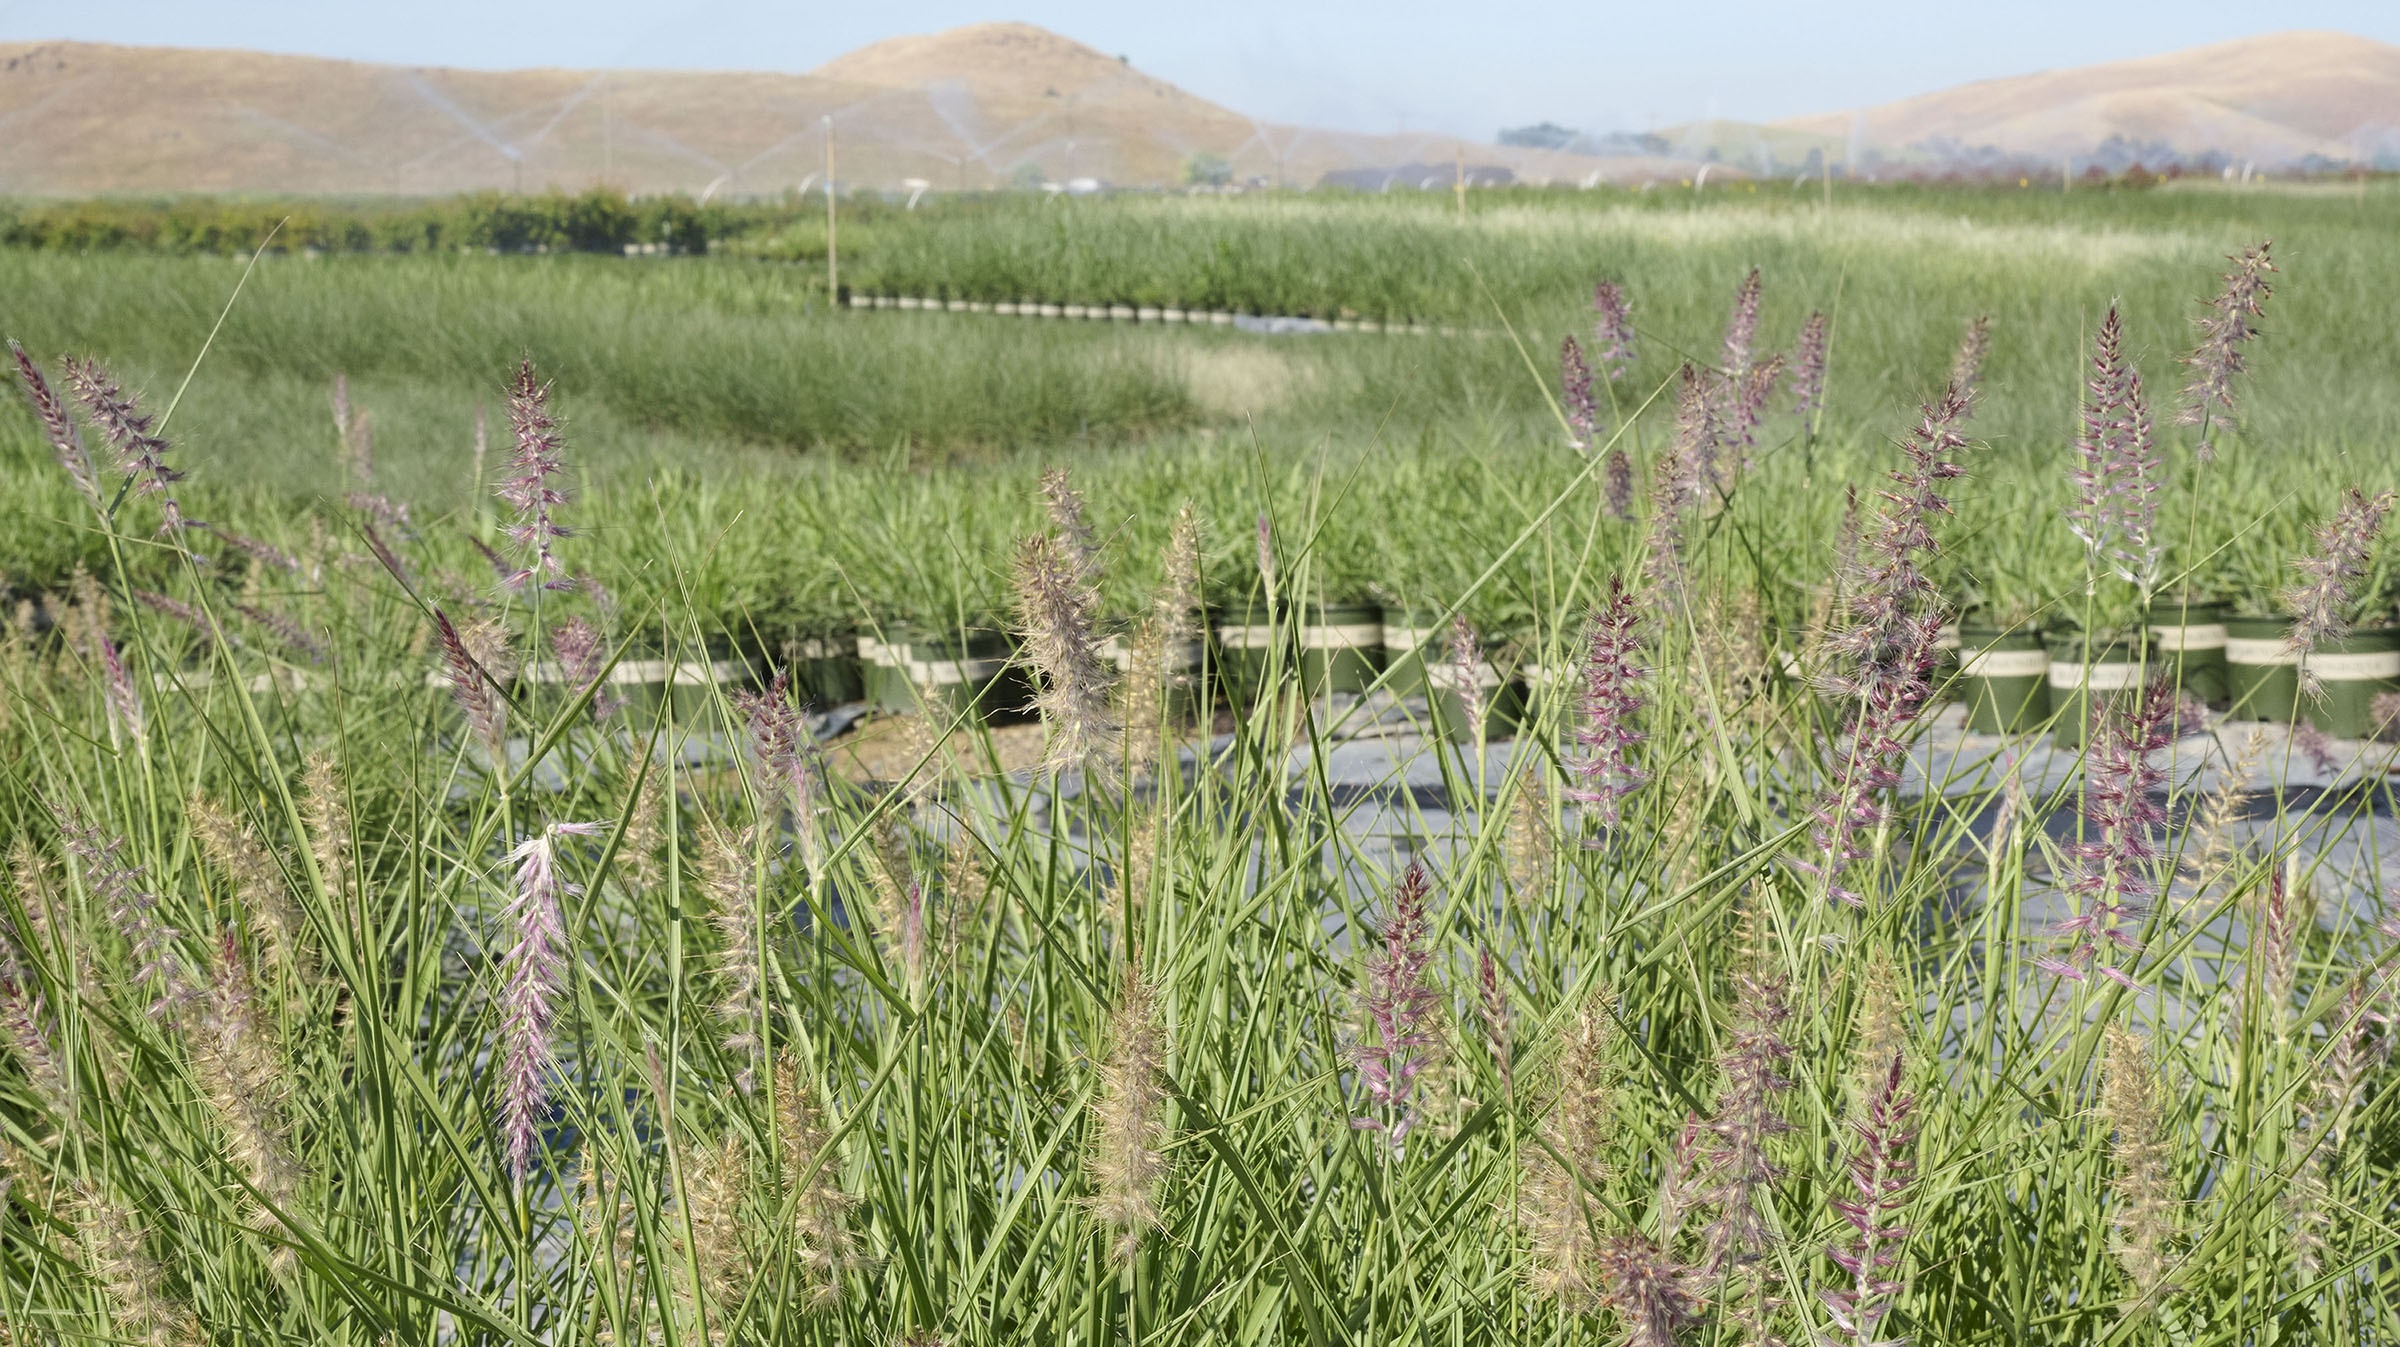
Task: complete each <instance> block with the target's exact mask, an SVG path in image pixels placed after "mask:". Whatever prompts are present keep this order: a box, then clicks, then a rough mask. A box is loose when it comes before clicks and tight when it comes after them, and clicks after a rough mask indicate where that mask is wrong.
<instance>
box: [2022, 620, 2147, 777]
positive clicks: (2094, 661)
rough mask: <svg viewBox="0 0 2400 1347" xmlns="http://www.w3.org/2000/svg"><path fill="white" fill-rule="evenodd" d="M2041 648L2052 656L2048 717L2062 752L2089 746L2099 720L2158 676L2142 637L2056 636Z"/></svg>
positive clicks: (2049, 637) (2060, 633)
mask: <svg viewBox="0 0 2400 1347" xmlns="http://www.w3.org/2000/svg"><path fill="white" fill-rule="evenodd" d="M2043 644H2044V645H2045V646H2046V647H2047V648H2048V650H2049V654H2050V669H2049V675H2048V678H2049V684H2050V717H2051V719H2052V720H2053V721H2055V722H2056V724H2057V730H2056V737H2055V742H2056V743H2057V744H2058V746H2059V747H2060V748H2081V747H2083V746H2084V745H2085V744H2088V743H2090V742H2091V738H2092V729H2093V726H2094V723H2095V722H2096V721H2097V719H2098V718H2099V717H2100V716H2101V715H2102V714H2104V713H2106V711H2107V710H2108V709H2109V708H2110V707H2113V706H2119V705H2122V704H2123V703H2124V702H2126V701H2127V700H2128V699H2130V698H2132V697H2135V696H2138V695H2139V694H2140V692H2141V690H2142V686H2143V684H2144V683H2145V682H2147V681H2148V680H2149V679H2150V678H2151V677H2153V676H2154V675H2155V673H2156V668H2155V666H2154V665H2153V663H2152V662H2151V661H2150V659H2149V658H2148V656H2149V645H2150V641H2149V637H2148V636H2147V635H2146V634H2145V635H2143V636H2138V637H2132V638H2127V637H2122V636H2120V637H2111V638H2107V639H2101V638H2096V637H2090V638H2087V637H2086V636H2085V635H2084V633H2082V632H2080V631H2073V630H2069V631H2058V632H2051V633H2049V634H2048V635H2047V637H2046V638H2045V639H2044V642H2043Z"/></svg>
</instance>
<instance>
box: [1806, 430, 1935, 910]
mask: <svg viewBox="0 0 2400 1347" xmlns="http://www.w3.org/2000/svg"><path fill="white" fill-rule="evenodd" d="M1966 404H1967V400H1966V396H1965V395H1964V394H1962V393H1960V392H1959V391H1958V390H1957V389H1955V388H1953V389H1951V390H1950V391H1949V392H1948V393H1947V394H1945V395H1944V396H1943V397H1941V398H1940V399H1939V400H1937V401H1934V402H1930V403H1927V404H1926V405H1925V407H1924V410H1923V415H1922V417H1921V418H1920V419H1919V420H1918V422H1917V428H1916V431H1915V433H1914V434H1912V435H1910V436H1909V438H1908V440H1907V441H1906V443H1904V444H1903V445H1902V446H1901V448H1902V451H1903V452H1904V453H1906V454H1907V455H1908V462H1907V464H1906V465H1905V466H1904V467H1902V468H1900V469H1897V470H1895V471H1894V472H1893V473H1892V474H1891V478H1892V481H1893V482H1894V483H1895V485H1896V486H1897V488H1898V489H1897V490H1886V491H1885V492H1883V499H1884V508H1883V511H1882V513H1881V514H1880V515H1879V516H1878V517H1877V519H1876V521H1875V526H1874V531H1873V532H1872V533H1871V534H1870V535H1869V536H1868V537H1867V538H1866V539H1864V540H1863V544H1862V552H1861V555H1860V556H1859V558H1858V560H1857V561H1856V562H1855V563H1854V564H1853V565H1852V566H1851V567H1850V568H1849V573H1848V574H1846V575H1844V576H1843V577H1842V579H1843V581H1844V582H1845V584H1847V585H1848V586H1849V594H1848V606H1849V610H1850V623H1849V625H1848V626H1847V627H1846V628H1845V629H1844V630H1843V631H1842V632H1841V633H1840V634H1839V635H1837V636H1835V637H1834V638H1833V639H1832V640H1831V641H1829V642H1828V643H1827V645H1828V647H1829V649H1830V650H1831V651H1832V652H1833V653H1834V655H1835V657H1836V660H1837V665H1838V666H1839V667H1838V669H1837V671H1836V672H1835V673H1832V674H1829V675H1827V676H1826V677H1825V678H1824V680H1823V687H1824V690H1825V691H1826V692H1828V693H1830V694H1832V695H1834V696H1837V697H1842V698H1845V699H1848V700H1851V701H1853V702H1855V703H1856V705H1857V708H1858V711H1857V719H1856V721H1855V722H1854V723H1853V725H1852V727H1851V737H1850V743H1849V750H1848V752H1847V753H1846V754H1845V755H1844V760H1843V762H1842V763H1841V764H1840V765H1839V767H1838V768H1837V769H1836V770H1837V773H1838V775H1837V776H1836V777H1835V778H1834V781H1833V783H1832V785H1831V787H1830V788H1829V789H1828V790H1827V792H1826V794H1825V795H1824V797H1823V798H1822V799H1821V800H1820V801H1819V802H1818V805H1817V809H1816V812H1815V817H1816V824H1817V826H1816V835H1815V840H1816V846H1817V853H1818V854H1817V858H1816V860H1814V861H1813V862H1803V863H1802V866H1801V868H1802V869H1804V870H1807V871H1809V872H1811V873H1813V874H1817V875H1821V876H1823V877H1824V879H1825V882H1826V894H1827V896H1828V897H1831V898H1833V899H1834V900H1836V901H1839V902H1845V903H1850V904H1852V905H1858V904H1861V903H1863V902H1864V901H1865V899H1864V898H1862V897H1861V896H1860V895H1859V894H1857V893H1856V892H1854V891H1852V890H1851V889H1849V888H1846V887H1844V886H1843V883H1842V876H1843V874H1844V872H1846V871H1847V870H1848V869H1849V868H1850V866H1851V864H1852V863H1853V862H1855V861H1858V860H1860V859H1862V858H1864V857H1865V855H1866V851H1865V849H1864V847H1863V846H1862V845H1861V842H1860V839H1861V838H1862V837H1863V836H1865V835H1866V834H1868V833H1872V832H1873V831H1874V830H1875V829H1876V828H1877V827H1878V826H1880V825H1881V824H1882V823H1883V822H1884V820H1885V817H1886V813H1887V806H1886V804H1885V803H1884V793H1885V792H1886V791H1888V790H1891V789H1893V788H1895V787H1897V786H1898V785H1899V784H1900V763H1901V761H1902V759H1903V757H1904V756H1905V755H1906V754H1907V751H1908V742H1909V737H1910V734H1911V731H1912V730H1913V729H1914V727H1915V725H1916V721H1917V715H1918V713H1919V712H1920V711H1921V710H1923V709H1924V706H1925V703H1926V702H1927V701H1928V700H1930V699H1931V698H1932V696H1933V670H1934V666H1935V664H1936V662H1937V661H1938V659H1939V657H1940V649H1939V645H1940V642H1941V634H1942V618H1943V606H1942V598H1941V590H1940V589H1939V588H1938V587H1937V586H1936V585H1935V584H1934V582H1933V581H1932V580H1931V579H1930V578H1929V577H1927V575H1926V574H1925V571H1924V567H1923V564H1922V563H1921V561H1920V560H1919V559H1920V558H1930V557H1931V556H1932V555H1933V553H1934V552H1935V551H1936V550H1937V545H1936V543H1935V541H1934V536H1933V521H1934V519H1935V518H1937V517H1938V516H1941V515H1945V514H1948V513H1950V502H1949V500H1948V499H1947V498H1945V497H1944V496H1943V495H1942V494H1941V488H1942V484H1943V483H1944V482H1946V481H1948V480H1950V479H1951V478H1954V477H1958V476H1960V475H1962V474H1963V473H1964V472H1965V471H1966V470H1965V469H1964V468H1961V467H1960V466H1959V465H1958V464H1957V463H1956V462H1954V461H1952V456H1953V455H1954V454H1956V453H1958V452H1959V451H1960V450H1962V449H1964V448H1965V447H1966V444H1967V439H1966V436H1964V435H1962V434H1960V433H1959V430H1958V423H1959V420H1960V418H1962V417H1964V416H1965V415H1966V411H1967V405H1966Z"/></svg>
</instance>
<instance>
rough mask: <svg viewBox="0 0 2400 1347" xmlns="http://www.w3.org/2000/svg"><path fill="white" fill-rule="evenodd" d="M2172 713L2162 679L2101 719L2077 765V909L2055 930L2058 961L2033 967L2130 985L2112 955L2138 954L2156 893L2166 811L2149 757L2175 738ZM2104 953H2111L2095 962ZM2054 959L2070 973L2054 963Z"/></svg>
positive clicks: (2073, 885) (2073, 886) (2162, 774)
mask: <svg viewBox="0 0 2400 1347" xmlns="http://www.w3.org/2000/svg"><path fill="white" fill-rule="evenodd" d="M2174 713H2175V693H2174V690H2173V689H2172V688H2171V687H2170V686H2169V685H2168V684H2166V683H2165V682H2163V681H2162V682H2158V683H2153V684H2152V685H2151V686H2150V687H2148V688H2146V689H2144V690H2143V691H2142V693H2141V695H2140V697H2139V698H2138V699H2137V700H2135V701H2133V702H2131V703H2130V704H2128V705H2125V706H2122V707H2118V708H2115V709H2113V710H2111V711H2109V712H2108V713H2107V714H2106V715H2104V716H2103V717H2102V718H2101V721H2100V726H2099V735H2098V737H2097V738H2096V739H2095V740H2094V741H2093V744H2092V751H2091V755H2090V757H2089V758H2088V759H2087V760H2086V763H2085V767H2084V779H2083V817H2084V821H2085V823H2086V825H2087V828H2086V833H2087V838H2088V840H2086V841H2083V842H2079V843H2077V844H2075V845H2074V846H2073V847H2071V848H2069V850H2068V853H2067V854H2068V857H2069V861H2070V864H2071V869H2070V871H2069V876H2070V877H2069V879H2068V882H2067V891H2068V892H2069V893H2071V894H2073V895H2075V898H2076V907H2077V910H2076V912H2075V915H2074V916H2071V917H2069V918H2067V919H2066V920H2064V921H2062V922H2060V923H2058V926H2057V928H2056V931H2057V934H2058V935H2060V936H2061V937H2064V938H2065V939H2067V940H2068V941H2070V942H2072V943H2071V946H2070V948H2069V951H2068V953H2067V955H2066V957H2065V959H2064V960H2063V961H2060V960H2037V961H2036V962H2037V964H2038V965H2039V966H2041V967H2043V968H2045V969H2048V970H2049V971H2051V972H2054V973H2058V974H2059V975H2060V976H2065V977H2071V978H2075V980H2077V981H2080V980H2081V979H2080V977H2078V976H2077V972H2080V971H2081V970H2084V969H2089V970H2091V971H2093V972H2097V973H2099V974H2101V975H2102V976H2104V977H2107V978H2110V979H2111V980H2113V981H2116V982H2119V983H2122V984H2124V985H2125V986H2128V987H2130V986H2132V985H2133V983H2132V980H2131V978H2130V977H2129V976H2128V974H2127V973H2126V972H2125V971H2124V970H2123V969H2122V968H2120V967H2118V966H2117V964H2116V961H2115V958H2114V957H2113V956H2114V955H2115V954H2119V953H2121V954H2124V955H2127V956H2132V957H2138V956H2139V955H2140V953H2141V944H2140V942H2139V941H2138V940H2136V939H2135V937H2134V931H2135V928H2138V927H2139V925H2140V924H2141V920H2142V918H2143V916H2144V915H2146V914H2147V913H2148V912H2149V910H2150V899H2151V898H2152V897H2153V896H2155V894H2156V893H2157V888H2158V883H2157V876H2156V874H2155V873H2154V872H2155V871H2156V869H2157V860H2158V845H2157V841H2156V837H2155V833H2156V830H2157V829H2159V828H2160V827H2163V826H2164V825H2165V824H2166V821H2167V815H2166V810H2165V809H2164V808H2163V807H2161V806H2160V804H2159V803H2158V801H2156V800H2154V799H2152V798H2151V793H2152V792H2153V791H2156V790H2157V789H2158V788H2159V787H2160V785H2161V784H2162V783H2164V782H2165V780H2166V771H2165V769H2163V768H2161V767H2159V766H2157V765H2156V764H2155V763H2153V762H2152V761H2151V755H2152V754H2155V753H2156V752H2158V751H2159V750H2160V749H2162V748H2165V747H2166V746H2167V745H2168V744H2170V743H2172V742H2174V740H2173V732H2172V730H2171V728H2170V725H2169V721H2170V718H2171V717H2172V716H2173V715H2174ZM2104 951H2107V952H2109V953H2111V955H2112V957H2111V958H2110V960H2109V961H2108V962H2106V963H2101V962H2100V958H2101V955H2102V953H2103V952H2104ZM2061 962H2063V963H2064V964H2066V965H2067V966H2068V968H2070V969H2073V970H2075V971H2065V970H2062V969H2061V968H2059V967H2057V966H2056V965H2057V964H2059V963H2061Z"/></svg>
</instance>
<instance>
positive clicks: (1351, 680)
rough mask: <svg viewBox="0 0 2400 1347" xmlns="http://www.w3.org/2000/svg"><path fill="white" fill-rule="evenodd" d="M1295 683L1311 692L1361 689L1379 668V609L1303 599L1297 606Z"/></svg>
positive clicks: (1370, 606) (1381, 655)
mask: <svg viewBox="0 0 2400 1347" xmlns="http://www.w3.org/2000/svg"><path fill="white" fill-rule="evenodd" d="M1298 635H1299V646H1300V684H1301V687H1302V688H1304V689H1305V690H1306V691H1307V693H1308V695H1309V696H1311V697H1322V696H1324V695H1326V694H1327V693H1332V692H1364V691H1366V689H1367V685H1368V684H1370V683H1372V682H1374V681H1375V675H1376V674H1378V673H1380V672H1382V670H1383V609H1382V608H1381V607H1380V606H1378V605H1376V604H1372V603H1329V604H1314V603H1312V604H1308V605H1305V606H1304V607H1303V608H1302V609H1301V611H1300V630H1299V633H1298Z"/></svg>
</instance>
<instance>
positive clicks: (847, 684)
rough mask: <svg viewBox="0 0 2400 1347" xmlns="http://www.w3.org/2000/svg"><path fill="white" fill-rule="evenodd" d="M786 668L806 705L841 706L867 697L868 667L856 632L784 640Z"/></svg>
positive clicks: (797, 692)
mask: <svg viewBox="0 0 2400 1347" xmlns="http://www.w3.org/2000/svg"><path fill="white" fill-rule="evenodd" d="M781 653H782V655H783V668H784V672H785V673H786V674H787V675H788V676H789V677H790V679H791V683H792V693H793V695H794V696H796V697H798V698H799V699H800V703H801V705H803V706H815V707H820V708H821V707H828V706H840V705H842V704H843V703H845V702H855V701H860V700H862V699H864V698H865V697H866V695H867V692H866V678H865V671H864V669H863V668H862V667H861V665H860V663H859V659H858V639H857V638H856V637H855V636H812V637H807V638H805V639H802V640H796V641H786V642H784V644H783V650H782V652H781Z"/></svg>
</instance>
